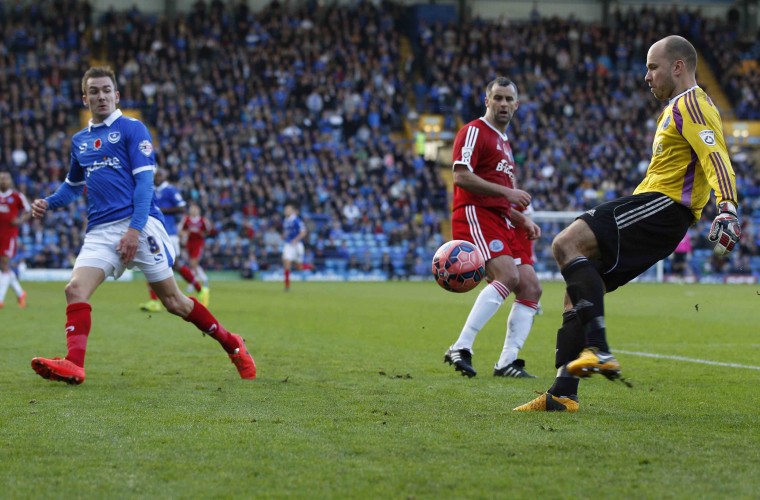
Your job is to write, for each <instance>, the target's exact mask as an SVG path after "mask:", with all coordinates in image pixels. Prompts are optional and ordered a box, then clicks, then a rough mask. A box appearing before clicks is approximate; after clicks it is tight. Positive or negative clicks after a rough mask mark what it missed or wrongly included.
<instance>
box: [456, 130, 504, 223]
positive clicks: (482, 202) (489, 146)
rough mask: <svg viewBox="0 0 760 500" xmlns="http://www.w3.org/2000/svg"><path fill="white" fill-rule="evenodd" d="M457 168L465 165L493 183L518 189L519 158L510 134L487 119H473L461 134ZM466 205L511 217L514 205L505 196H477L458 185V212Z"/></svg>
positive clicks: (457, 141)
mask: <svg viewBox="0 0 760 500" xmlns="http://www.w3.org/2000/svg"><path fill="white" fill-rule="evenodd" d="M452 156H453V159H454V166H456V165H465V166H466V167H467V168H468V169H469V170H470V171H471V172H473V173H475V175H477V176H478V177H481V178H483V179H485V180H487V181H489V182H493V183H495V184H500V185H502V186H506V187H508V188H514V175H515V174H514V168H515V159H514V157H513V156H512V146H510V144H509V138H508V137H507V134H504V133H501V132H500V131H498V130H497V129H495V128H494V127H492V126H491V124H489V123H488V122H487V121H486V120H485V118H478V119H477V120H473V121H471V122H470V123H468V124H467V125H465V126H464V127H462V129H461V130H460V131H459V132H458V133H457V136H456V139H454V150H453V152H452ZM464 205H476V206H479V207H486V208H491V209H494V210H498V211H499V212H501V213H502V214H503V215H504V216H508V215H509V209H510V203H509V201H508V200H507V199H506V198H504V197H503V196H488V195H481V194H473V193H470V192H469V191H466V190H464V189H462V188H460V187H458V186H454V209H457V208H459V207H462V206H464Z"/></svg>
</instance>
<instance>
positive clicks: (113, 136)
mask: <svg viewBox="0 0 760 500" xmlns="http://www.w3.org/2000/svg"><path fill="white" fill-rule="evenodd" d="M119 139H121V132H109V133H108V142H110V143H111V144H116V143H117V142H119Z"/></svg>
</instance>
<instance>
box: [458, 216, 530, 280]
mask: <svg viewBox="0 0 760 500" xmlns="http://www.w3.org/2000/svg"><path fill="white" fill-rule="evenodd" d="M451 232H452V236H453V238H454V239H455V240H466V241H470V242H472V243H474V244H475V246H476V247H478V250H480V252H481V253H482V254H483V257H484V258H485V260H486V262H488V261H489V260H491V259H493V258H495V257H498V256H499V255H509V256H510V257H512V258H513V259H515V264H517V265H518V266H519V265H520V264H532V263H533V260H532V259H531V254H532V251H531V247H530V242H529V241H528V239H527V237H525V236H524V235H525V233H524V232H523V233H522V237H520V233H518V232H517V230H516V228H515V227H514V226H513V225H512V224H511V223H510V222H509V221H508V220H507V218H506V217H504V216H503V215H500V214H499V213H498V212H495V211H493V210H489V209H487V208H481V207H476V206H475V205H465V206H464V207H460V208H457V209H456V210H454V214H453V215H452V217H451ZM523 240H524V242H523Z"/></svg>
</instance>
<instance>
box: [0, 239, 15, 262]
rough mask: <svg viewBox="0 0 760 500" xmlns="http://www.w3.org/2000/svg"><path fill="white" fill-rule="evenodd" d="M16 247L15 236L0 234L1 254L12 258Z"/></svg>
mask: <svg viewBox="0 0 760 500" xmlns="http://www.w3.org/2000/svg"><path fill="white" fill-rule="evenodd" d="M17 249H18V245H17V244H16V237H15V236H10V235H7V236H3V235H0V255H3V256H5V257H8V258H9V259H12V258H13V257H15V256H16V250H17Z"/></svg>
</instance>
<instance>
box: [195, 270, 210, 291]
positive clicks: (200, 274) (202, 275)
mask: <svg viewBox="0 0 760 500" xmlns="http://www.w3.org/2000/svg"><path fill="white" fill-rule="evenodd" d="M193 272H195V279H197V280H198V281H200V282H201V283H202V284H203V286H205V287H208V276H206V271H204V270H203V268H202V267H201V266H198V267H196V268H195V270H194V271H193Z"/></svg>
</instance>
